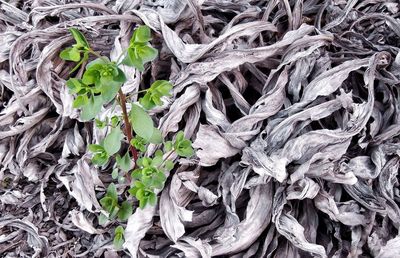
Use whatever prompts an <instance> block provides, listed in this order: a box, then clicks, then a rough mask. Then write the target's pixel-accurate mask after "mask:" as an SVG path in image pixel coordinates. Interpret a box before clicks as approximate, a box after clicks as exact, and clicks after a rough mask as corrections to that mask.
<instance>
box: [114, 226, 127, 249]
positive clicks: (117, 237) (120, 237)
mask: <svg viewBox="0 0 400 258" xmlns="http://www.w3.org/2000/svg"><path fill="white" fill-rule="evenodd" d="M124 231H125V230H124V228H123V227H122V226H118V227H116V228H115V231H114V241H113V244H114V246H115V248H116V249H117V250H119V249H122V245H123V244H124V242H125V239H124Z"/></svg>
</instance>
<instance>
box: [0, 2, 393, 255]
mask: <svg viewBox="0 0 400 258" xmlns="http://www.w3.org/2000/svg"><path fill="white" fill-rule="evenodd" d="M399 7H400V6H399V4H398V2H397V1H394V0H370V1H361V0H348V1H343V0H331V1H321V0H281V1H278V0H235V1H228V0H205V1H204V0H200V1H196V0H187V1H183V0H153V1H146V0H132V1H123V0H116V1H113V0H103V1H94V0H86V1H79V0H61V1H56V0H29V1H22V0H8V1H7V0H6V1H4V0H0V44H1V45H0V163H1V164H0V181H1V184H0V214H1V216H0V256H1V257H128V256H132V257H136V256H137V257H190V258H192V257H193V258H194V257H400V251H399V250H400V237H399V236H398V228H399V226H400V209H399V203H400V191H399V184H398V173H399V165H400V158H399V156H400V143H399V142H400V141H399V134H400V88H399V83H400V81H399V80H400V54H399V46H400V19H399ZM138 24H146V25H148V26H150V27H151V28H152V29H153V41H152V44H153V45H154V47H156V48H157V49H158V50H159V52H160V55H159V57H158V58H157V59H156V60H155V62H153V63H152V64H151V65H149V66H147V67H146V69H145V71H144V73H143V74H142V73H139V72H138V71H135V70H134V69H133V68H126V70H125V72H126V73H127V74H129V75H130V79H129V81H128V82H127V83H125V84H124V86H123V91H124V92H125V93H127V94H128V95H129V93H132V92H135V91H137V90H138V89H143V88H145V87H146V86H148V85H149V83H150V82H151V81H154V80H155V79H164V80H170V81H171V82H172V83H173V85H174V89H173V94H172V97H170V98H167V99H165V103H164V105H163V106H162V107H160V108H157V109H156V110H155V111H154V112H153V113H152V116H153V118H154V121H155V122H156V123H157V125H158V128H160V129H161V131H162V133H163V135H164V136H166V137H167V138H168V137H169V136H171V134H172V133H174V132H176V131H178V130H184V131H185V134H186V135H187V136H188V137H190V138H191V139H192V140H193V142H194V147H195V149H196V156H195V157H194V158H191V159H181V160H179V165H178V166H176V168H175V169H174V170H173V171H172V173H171V175H170V176H169V178H168V181H167V183H166V186H165V188H164V189H163V191H162V192H161V193H160V194H159V200H158V204H157V205H156V206H155V207H151V206H148V207H146V208H145V209H143V210H141V209H135V212H134V214H133V215H132V216H131V217H130V218H129V220H128V222H127V225H126V231H125V240H126V242H125V244H124V247H125V249H124V251H119V252H116V251H114V250H113V245H112V237H113V235H112V234H113V230H114V228H115V226H116V225H115V224H114V223H109V224H108V225H106V226H105V227H102V226H99V224H98V220H97V215H98V214H99V210H100V205H99V203H98V199H99V198H101V197H102V196H103V195H104V192H105V188H106V186H107V185H108V184H109V183H110V182H111V180H112V179H111V175H110V174H111V171H110V169H109V167H110V166H109V167H105V168H103V169H101V170H100V169H98V168H95V167H94V166H92V164H91V163H90V155H89V154H87V152H86V147H87V145H88V144H90V143H95V142H97V141H98V140H99V139H101V138H102V137H103V136H104V132H103V131H101V130H99V129H97V128H96V127H95V126H94V125H93V124H92V123H82V122H81V121H79V119H78V117H79V114H78V111H77V110H76V109H73V108H72V96H71V95H70V94H69V93H68V89H67V88H66V86H65V79H67V78H68V71H69V70H70V69H71V67H72V64H69V63H66V62H64V61H62V60H61V59H60V58H59V57H58V54H59V52H60V50H61V49H63V48H64V47H65V46H67V45H68V44H71V43H72V37H71V36H70V34H69V32H68V28H70V27H75V28H78V29H79V30H81V31H82V32H83V33H84V34H85V35H86V36H87V37H88V40H89V41H90V42H91V45H92V46H93V47H94V48H95V49H96V50H98V51H101V52H102V53H104V54H106V55H107V54H110V55H111V57H113V58H115V57H117V56H118V55H119V54H120V52H121V49H122V48H124V47H126V46H127V45H128V42H129V39H130V36H131V33H132V31H133V29H134V28H135V26H136V25H138ZM135 97H136V96H135V95H133V96H131V99H132V100H134V98H135ZM112 112H118V110H114V111H113V109H112V108H111V107H106V108H105V109H104V110H103V112H102V115H104V116H106V115H110V114H111V113H112ZM156 147H157V146H152V147H151V148H149V149H148V150H147V153H148V154H151V153H153V152H154V151H155V149H156ZM136 205H137V203H136Z"/></svg>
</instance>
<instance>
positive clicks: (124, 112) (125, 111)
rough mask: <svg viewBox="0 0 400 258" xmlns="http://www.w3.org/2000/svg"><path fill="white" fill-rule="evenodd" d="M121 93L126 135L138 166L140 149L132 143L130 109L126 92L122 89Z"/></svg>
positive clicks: (119, 92)
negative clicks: (127, 105)
mask: <svg viewBox="0 0 400 258" xmlns="http://www.w3.org/2000/svg"><path fill="white" fill-rule="evenodd" d="M118 95H119V99H120V101H119V104H120V106H121V108H122V115H123V118H124V123H125V135H126V137H127V138H128V143H129V150H130V151H131V154H132V157H133V161H135V167H136V161H137V159H138V151H137V150H136V149H135V147H133V146H132V145H131V140H132V125H131V123H130V122H129V118H128V111H127V110H126V97H125V94H124V93H123V92H122V90H121V89H119V91H118Z"/></svg>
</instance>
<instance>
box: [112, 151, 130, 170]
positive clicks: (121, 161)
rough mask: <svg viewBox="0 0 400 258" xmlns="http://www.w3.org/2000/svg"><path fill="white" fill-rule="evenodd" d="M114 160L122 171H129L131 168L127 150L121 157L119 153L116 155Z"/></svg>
mask: <svg viewBox="0 0 400 258" xmlns="http://www.w3.org/2000/svg"><path fill="white" fill-rule="evenodd" d="M116 161H117V164H118V166H119V168H120V169H121V170H123V171H129V170H130V169H131V167H132V166H131V163H132V162H131V157H130V156H129V151H127V152H126V153H125V155H124V156H123V157H122V158H121V156H120V155H117V156H116Z"/></svg>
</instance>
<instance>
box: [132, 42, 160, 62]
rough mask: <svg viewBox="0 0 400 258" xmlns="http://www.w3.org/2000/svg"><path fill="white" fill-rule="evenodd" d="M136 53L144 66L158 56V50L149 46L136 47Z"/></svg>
mask: <svg viewBox="0 0 400 258" xmlns="http://www.w3.org/2000/svg"><path fill="white" fill-rule="evenodd" d="M136 51H137V54H138V56H140V58H141V59H142V61H143V63H144V64H145V63H147V62H150V61H153V60H154V59H155V58H156V57H157V55H158V50H157V49H155V48H153V47H150V46H137V50H136Z"/></svg>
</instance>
